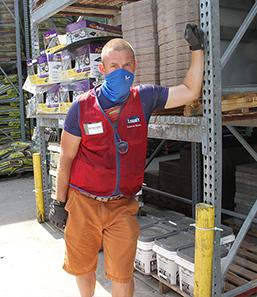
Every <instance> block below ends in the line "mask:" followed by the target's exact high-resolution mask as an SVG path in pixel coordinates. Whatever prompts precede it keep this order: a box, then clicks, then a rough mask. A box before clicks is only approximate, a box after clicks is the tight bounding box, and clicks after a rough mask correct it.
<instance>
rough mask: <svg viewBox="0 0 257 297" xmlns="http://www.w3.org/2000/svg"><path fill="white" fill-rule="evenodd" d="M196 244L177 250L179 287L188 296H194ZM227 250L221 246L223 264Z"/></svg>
mask: <svg viewBox="0 0 257 297" xmlns="http://www.w3.org/2000/svg"><path fill="white" fill-rule="evenodd" d="M194 254H195V248H194V246H189V247H184V248H180V249H178V251H177V256H176V259H175V261H176V264H177V266H178V272H179V288H180V290H181V291H182V292H183V293H184V294H186V296H189V297H193V296H194V270H195V267H194V266H195V265H194ZM226 256H227V250H226V249H225V248H224V247H221V265H222V263H223V261H225V260H226Z"/></svg>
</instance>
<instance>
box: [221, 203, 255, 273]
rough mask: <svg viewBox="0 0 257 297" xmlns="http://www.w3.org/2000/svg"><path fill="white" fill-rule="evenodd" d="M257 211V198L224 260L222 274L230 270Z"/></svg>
mask: <svg viewBox="0 0 257 297" xmlns="http://www.w3.org/2000/svg"><path fill="white" fill-rule="evenodd" d="M256 213H257V200H256V201H255V203H254V205H253V207H252V208H251V210H250V212H249V214H248V216H247V218H246V220H245V221H244V223H243V225H242V227H241V228H240V231H239V233H238V234H237V237H236V239H235V241H234V243H233V245H232V247H231V249H230V251H229V253H228V255H227V257H226V261H225V262H223V263H224V264H223V266H222V267H221V272H222V275H223V276H224V275H225V273H226V272H227V271H228V268H229V265H230V264H231V263H232V262H233V259H234V257H235V255H236V253H237V250H238V248H239V246H240V244H241V242H242V241H243V239H244V237H245V235H246V233H247V232H248V230H249V228H250V226H251V224H252V221H253V219H254V217H255V215H256Z"/></svg>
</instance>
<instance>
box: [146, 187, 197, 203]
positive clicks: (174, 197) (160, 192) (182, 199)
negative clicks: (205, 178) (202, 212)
mask: <svg viewBox="0 0 257 297" xmlns="http://www.w3.org/2000/svg"><path fill="white" fill-rule="evenodd" d="M142 189H143V190H145V191H148V192H152V193H155V194H160V195H163V196H166V197H169V198H171V199H174V200H177V201H180V202H183V203H185V204H189V205H191V204H192V201H191V200H189V199H186V198H183V197H180V196H177V195H173V194H169V193H166V192H163V191H160V190H157V189H153V188H150V187H147V186H142Z"/></svg>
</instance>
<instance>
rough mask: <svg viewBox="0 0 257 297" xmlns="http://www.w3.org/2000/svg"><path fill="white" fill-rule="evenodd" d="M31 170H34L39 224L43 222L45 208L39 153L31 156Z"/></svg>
mask: <svg viewBox="0 0 257 297" xmlns="http://www.w3.org/2000/svg"><path fill="white" fill-rule="evenodd" d="M33 169H34V185H35V196H36V209H37V220H38V222H39V223H43V222H44V221H45V207H44V195H43V181H42V171H41V155H40V154H39V153H34V154H33Z"/></svg>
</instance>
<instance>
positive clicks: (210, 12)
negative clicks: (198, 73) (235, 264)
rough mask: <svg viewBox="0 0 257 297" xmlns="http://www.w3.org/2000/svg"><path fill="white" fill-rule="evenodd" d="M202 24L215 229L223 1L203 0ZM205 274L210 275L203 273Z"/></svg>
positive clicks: (208, 180)
mask: <svg viewBox="0 0 257 297" xmlns="http://www.w3.org/2000/svg"><path fill="white" fill-rule="evenodd" d="M200 24H201V28H202V29H203V32H204V33H205V39H206V42H205V44H206V46H205V76H204V87H203V119H204V122H205V123H206V124H207V127H206V131H205V132H204V133H205V134H204V138H205V139H206V142H203V145H202V152H203V168H204V180H203V185H204V189H203V198H204V199H203V201H204V203H208V204H211V205H213V206H214V207H215V227H219V226H220V223H221V196H222V191H221V189H222V119H221V64H220V42H219V41H220V19H219V1H218V0H217V1H206V0H200ZM202 273H203V274H204V273H206V272H205V271H202ZM221 286H222V280H221V267H220V232H215V238H214V254H213V282H212V296H213V297H220V296H221Z"/></svg>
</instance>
